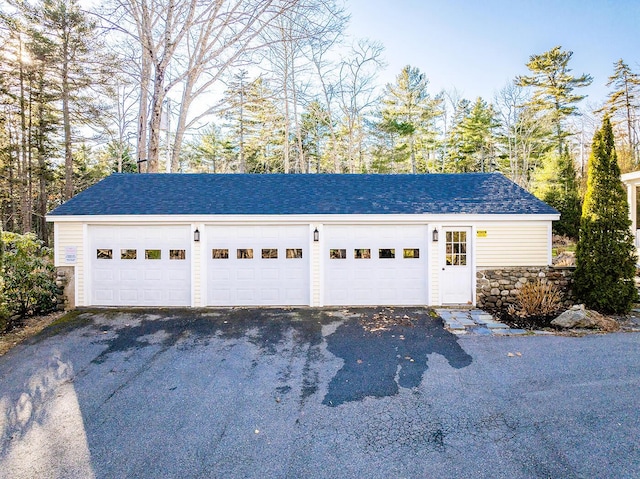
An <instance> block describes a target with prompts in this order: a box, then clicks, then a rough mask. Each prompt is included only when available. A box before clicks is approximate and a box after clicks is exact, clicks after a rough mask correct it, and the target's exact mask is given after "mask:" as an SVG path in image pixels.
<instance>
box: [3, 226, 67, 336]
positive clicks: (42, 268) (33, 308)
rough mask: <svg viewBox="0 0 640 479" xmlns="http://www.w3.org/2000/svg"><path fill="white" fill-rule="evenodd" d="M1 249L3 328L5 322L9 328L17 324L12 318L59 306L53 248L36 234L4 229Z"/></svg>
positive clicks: (45, 311)
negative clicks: (12, 231)
mask: <svg viewBox="0 0 640 479" xmlns="http://www.w3.org/2000/svg"><path fill="white" fill-rule="evenodd" d="M0 248H1V249H2V255H1V256H0V258H1V261H0V264H1V266H2V284H1V285H0V327H1V326H2V322H4V323H5V324H4V328H3V329H5V330H6V329H10V328H11V327H13V326H14V325H15V324H12V321H11V318H13V317H16V316H17V317H19V318H23V317H25V316H28V315H30V314H41V313H47V312H49V311H52V310H53V309H55V307H56V294H57V291H58V290H57V287H56V278H55V269H54V266H53V261H52V258H51V250H50V249H49V248H46V247H45V246H44V245H43V243H42V242H41V241H39V240H38V239H37V238H36V237H35V236H34V235H33V234H26V235H19V234H17V233H10V232H3V233H2V242H1V243H0ZM3 310H4V313H3ZM2 317H5V320H4V321H2Z"/></svg>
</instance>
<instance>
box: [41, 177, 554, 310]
mask: <svg viewBox="0 0 640 479" xmlns="http://www.w3.org/2000/svg"><path fill="white" fill-rule="evenodd" d="M558 218H559V215H558V212H557V211H556V210H554V209H553V208H551V207H550V206H548V205H547V204H545V203H543V202H542V201H540V200H538V199H537V198H535V197H534V196H533V195H531V194H530V193H528V192H527V191H525V190H524V189H522V188H520V187H519V186H517V185H516V184H515V183H513V182H511V181H510V180H508V179H507V178H505V177H504V176H503V175H501V174H498V173H468V174H426V175H331V174H327V175H324V174H318V175H280V174H274V175H252V174H231V175H219V174H144V175H138V174H114V175H111V176H109V177H108V178H105V179H104V180H102V181H100V182H99V183H97V184H95V185H94V186H92V187H90V188H88V189H87V190H85V191H83V192H81V193H80V194H78V195H77V196H75V197H74V198H72V199H71V200H69V201H68V202H66V203H64V204H63V205H61V206H59V207H58V208H56V209H55V210H53V211H52V212H51V213H49V215H48V216H47V219H48V221H51V222H53V223H54V241H55V264H56V266H57V267H64V268H65V269H66V270H67V271H69V272H70V273H71V276H72V277H73V292H74V300H73V301H72V303H73V305H75V306H191V307H204V306H272V305H273V306H298V305H299V306H329V305H331V306H333V305H445V304H475V281H476V272H477V271H478V270H481V269H495V268H505V267H514V266H545V265H548V264H550V263H551V223H552V221H553V220H557V219H558Z"/></svg>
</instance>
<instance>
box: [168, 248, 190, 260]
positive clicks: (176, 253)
mask: <svg viewBox="0 0 640 479" xmlns="http://www.w3.org/2000/svg"><path fill="white" fill-rule="evenodd" d="M169 259H187V252H186V251H185V250H183V249H170V250H169Z"/></svg>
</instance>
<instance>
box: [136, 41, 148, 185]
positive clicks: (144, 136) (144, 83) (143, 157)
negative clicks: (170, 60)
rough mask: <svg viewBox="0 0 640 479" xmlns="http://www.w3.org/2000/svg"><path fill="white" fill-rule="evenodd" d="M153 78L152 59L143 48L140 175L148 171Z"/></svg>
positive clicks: (139, 116)
mask: <svg viewBox="0 0 640 479" xmlns="http://www.w3.org/2000/svg"><path fill="white" fill-rule="evenodd" d="M150 77H151V59H150V58H149V55H148V53H146V50H145V49H144V48H143V54H142V65H141V69H140V87H141V88H140V102H139V113H138V145H137V149H136V158H137V163H138V173H144V172H146V171H147V163H146V160H147V114H148V108H149V81H150Z"/></svg>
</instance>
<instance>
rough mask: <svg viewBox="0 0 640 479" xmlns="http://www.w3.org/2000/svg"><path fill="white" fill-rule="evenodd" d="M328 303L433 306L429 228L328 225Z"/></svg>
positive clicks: (326, 273)
mask: <svg viewBox="0 0 640 479" xmlns="http://www.w3.org/2000/svg"><path fill="white" fill-rule="evenodd" d="M323 234H324V236H325V241H324V245H325V247H324V251H323V252H322V256H323V262H324V304H326V305H418V304H427V258H426V256H427V254H426V253H427V249H426V248H427V227H426V226H413V225H406V226H402V225H399V226H380V225H363V226H337V225H334V226H331V225H327V226H325V228H324V232H323Z"/></svg>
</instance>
